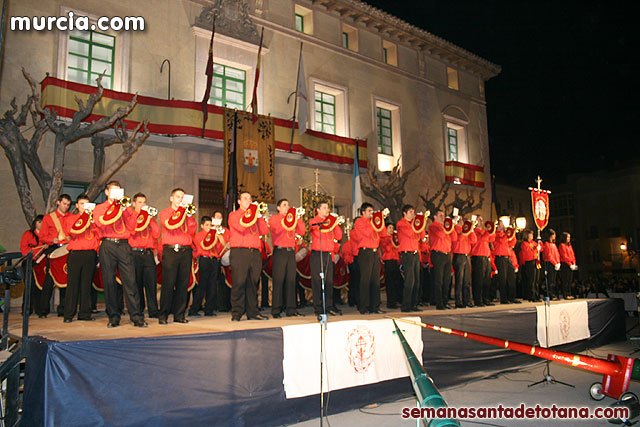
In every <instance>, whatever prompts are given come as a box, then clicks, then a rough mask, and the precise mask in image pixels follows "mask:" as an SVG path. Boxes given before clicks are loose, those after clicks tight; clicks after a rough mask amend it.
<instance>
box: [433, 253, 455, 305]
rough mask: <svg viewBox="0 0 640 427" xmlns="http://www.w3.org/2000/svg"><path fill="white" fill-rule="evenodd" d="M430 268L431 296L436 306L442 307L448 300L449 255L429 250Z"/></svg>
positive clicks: (449, 279) (449, 278)
mask: <svg viewBox="0 0 640 427" xmlns="http://www.w3.org/2000/svg"><path fill="white" fill-rule="evenodd" d="M431 263H432V264H433V268H432V269H431V275H432V278H433V279H432V281H433V297H434V299H435V303H436V308H444V306H445V305H447V303H448V302H449V294H448V291H449V283H450V281H451V255H449V254H445V253H443V252H438V251H431Z"/></svg>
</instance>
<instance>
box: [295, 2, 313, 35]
mask: <svg viewBox="0 0 640 427" xmlns="http://www.w3.org/2000/svg"><path fill="white" fill-rule="evenodd" d="M293 26H294V28H295V29H296V31H299V32H301V33H305V34H313V12H312V11H311V9H307V8H306V7H302V6H300V5H299V4H296V5H295V6H294V10H293Z"/></svg>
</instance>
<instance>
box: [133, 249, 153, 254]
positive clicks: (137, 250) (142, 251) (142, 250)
mask: <svg viewBox="0 0 640 427" xmlns="http://www.w3.org/2000/svg"><path fill="white" fill-rule="evenodd" d="M131 250H132V251H135V252H141V253H145V252H146V251H150V250H151V248H131Z"/></svg>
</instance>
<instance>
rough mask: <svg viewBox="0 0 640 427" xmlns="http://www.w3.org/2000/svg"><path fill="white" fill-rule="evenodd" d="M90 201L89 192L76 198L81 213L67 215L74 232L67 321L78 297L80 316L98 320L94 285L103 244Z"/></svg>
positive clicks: (67, 223)
mask: <svg viewBox="0 0 640 427" xmlns="http://www.w3.org/2000/svg"><path fill="white" fill-rule="evenodd" d="M85 203H89V198H88V197H87V195H86V194H81V195H79V196H78V199H77V200H76V209H78V213H77V214H75V215H68V216H67V217H66V218H65V223H64V231H65V233H66V234H67V235H69V236H71V241H70V242H69V246H68V249H69V258H68V259H67V271H68V281H67V291H66V292H65V301H64V323H71V321H72V319H73V317H74V316H75V315H76V310H77V308H78V299H79V300H80V301H79V302H80V311H78V312H77V313H78V320H95V319H94V318H93V317H91V285H92V283H93V274H94V273H95V271H96V258H97V251H98V247H99V246H100V241H99V235H98V229H97V228H96V227H95V225H94V224H93V220H92V218H91V212H90V211H88V210H86V209H85Z"/></svg>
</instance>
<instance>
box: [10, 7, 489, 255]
mask: <svg viewBox="0 0 640 427" xmlns="http://www.w3.org/2000/svg"><path fill="white" fill-rule="evenodd" d="M70 12H73V13H74V14H75V16H87V17H89V19H90V20H91V22H96V21H97V20H98V19H99V18H100V17H103V16H106V17H141V18H143V19H144V31H113V30H110V31H98V30H96V31H90V32H78V31H60V30H58V29H55V28H54V29H53V30H51V31H34V30H33V29H32V30H31V31H26V30H22V31H19V30H13V31H12V30H11V29H8V31H7V37H6V45H5V52H4V67H3V71H2V76H1V81H0V83H1V84H0V108H2V111H3V112H4V111H6V110H7V109H9V108H10V101H11V99H12V98H14V97H16V98H17V100H18V102H19V103H20V101H21V100H23V99H25V98H26V95H27V94H28V90H29V89H28V85H27V83H26V81H25V80H24V78H23V77H22V72H21V68H22V67H24V69H25V70H27V71H28V72H29V73H30V74H31V75H32V76H33V77H34V78H35V79H36V80H41V79H43V78H44V77H45V75H47V74H49V75H50V76H53V77H57V78H59V79H62V80H67V81H73V82H78V83H82V84H93V83H92V82H93V80H94V79H95V78H96V76H97V75H98V74H99V73H102V72H105V77H104V79H103V84H104V86H105V87H106V88H108V89H112V90H114V91H119V92H125V93H138V94H140V95H144V96H148V97H154V98H157V99H159V100H161V99H167V98H172V99H176V100H187V101H200V100H201V99H202V96H203V93H204V92H205V86H206V82H207V80H206V76H205V74H204V70H205V66H206V62H207V56H208V47H209V40H210V37H211V24H212V17H213V16H214V15H215V16H216V35H215V39H214V40H215V41H214V47H213V58H214V64H215V76H214V84H213V87H212V91H211V98H210V103H214V104H217V105H221V106H226V107H229V108H238V109H247V107H248V105H249V103H250V102H251V98H252V89H253V86H254V74H255V67H256V59H257V54H258V45H259V41H260V32H261V30H262V29H263V28H264V38H263V49H262V55H261V70H260V78H259V84H258V87H257V94H258V97H257V98H258V111H259V112H260V114H268V115H271V116H272V117H275V118H281V119H290V118H291V116H292V110H293V102H292V100H293V97H291V98H290V97H289V95H290V94H291V93H292V92H293V91H294V90H295V88H296V80H297V69H298V57H299V52H300V46H301V43H302V52H303V53H302V54H303V57H304V68H305V80H306V86H307V93H308V110H309V120H308V127H309V128H310V129H312V130H314V131H318V132H321V133H323V134H326V135H329V136H331V135H335V136H339V137H346V138H359V139H366V141H367V151H366V154H367V160H368V166H367V167H368V168H369V169H372V170H379V171H381V172H385V171H389V170H391V168H392V167H393V166H394V165H395V164H396V163H398V162H399V163H400V164H401V165H402V167H404V168H409V167H412V166H413V165H414V164H416V163H418V164H419V165H420V167H419V168H418V170H417V171H416V172H414V174H413V175H412V176H411V178H410V179H409V181H408V186H407V198H406V202H408V203H413V204H417V205H420V203H419V200H420V199H419V195H421V194H425V193H426V191H427V190H437V189H438V188H440V186H441V185H442V184H443V183H444V182H446V181H449V182H454V183H456V184H458V185H460V187H461V188H463V189H471V190H473V191H476V192H478V194H479V192H480V190H481V189H482V188H483V187H486V192H485V196H484V197H485V198H487V200H486V201H489V200H490V197H491V194H490V193H491V186H490V180H489V177H490V172H491V171H490V164H489V147H488V135H487V115H486V102H485V95H484V84H485V81H486V80H488V79H490V78H492V77H494V76H495V75H497V74H498V73H499V72H500V68H499V67H498V66H497V65H494V64H492V63H490V62H488V61H486V60H484V59H482V58H480V57H478V56H476V55H474V54H472V53H470V52H468V51H466V50H464V49H462V48H460V47H458V46H455V45H453V44H451V43H449V42H447V41H445V40H443V39H441V38H438V37H436V36H434V35H432V34H430V33H428V32H427V31H425V30H422V29H419V28H416V27H414V26H412V25H409V24H407V23H406V22H403V21H401V20H400V19H398V18H395V17H393V16H391V15H389V14H387V13H385V12H383V11H381V10H378V9H376V8H373V7H371V6H369V5H367V4H366V3H364V2H360V1H356V0H313V1H311V0H296V1H292V0H176V1H162V0H146V1H115V0H100V1H98V0H47V1H40V0H23V1H19V2H12V3H11V9H10V17H17V16H24V17H34V16H53V17H55V16H69V13H70ZM453 24H454V23H452V25H453ZM165 59H169V60H170V65H171V74H170V79H171V80H170V81H169V74H168V66H167V64H166V63H165V64H164V65H162V64H163V62H164V60H165ZM161 67H162V68H163V71H162V73H161V71H160V70H161ZM169 89H170V90H169ZM169 92H170V93H169ZM28 132H29V130H25V133H28ZM329 139H330V138H327V140H329ZM52 146H53V144H52V135H51V134H48V135H46V136H45V138H44V140H43V143H42V146H41V148H40V156H41V158H42V160H43V163H44V165H45V167H47V166H48V165H50V163H51V159H52ZM222 153H223V145H222V141H221V140H216V139H211V138H198V137H196V136H185V135H161V134H152V135H151V136H150V137H149V139H148V140H147V141H146V142H145V144H144V145H143V146H142V147H141V148H140V150H139V151H138V152H137V153H136V154H135V155H134V157H133V158H132V160H130V161H129V162H128V163H127V164H126V165H125V166H124V167H123V168H122V169H121V170H120V171H119V172H118V173H117V174H116V176H115V177H114V178H116V179H118V180H120V181H121V182H122V184H123V186H124V187H125V190H126V192H127V194H133V193H135V192H138V191H143V192H144V193H146V194H147V196H148V201H149V203H150V204H151V205H153V206H157V207H159V208H162V207H164V206H165V205H166V204H167V203H168V197H169V191H170V190H171V188H174V187H178V186H180V187H183V188H185V189H186V190H187V192H188V193H193V194H194V195H195V202H196V204H197V205H199V207H200V210H201V211H205V212H206V211H208V210H210V209H212V208H214V207H216V206H218V205H219V204H221V203H222V185H221V182H222V179H223V155H222ZM118 154H119V152H118V150H117V149H115V150H113V149H108V150H107V159H106V161H107V163H109V162H110V160H112V159H113V158H114V157H115V156H117V155H118ZM275 155H276V176H275V191H276V198H281V197H287V198H289V199H290V200H292V201H293V203H294V205H295V204H297V203H299V194H300V188H301V187H305V186H311V185H313V184H314V183H315V181H316V174H315V171H316V170H319V175H317V179H318V181H319V183H320V184H321V186H322V187H323V188H324V189H325V190H326V192H327V193H329V194H330V195H332V196H334V198H335V206H336V209H337V210H338V211H339V212H341V213H348V212H350V207H351V185H350V182H351V181H350V180H351V173H352V166H351V165H349V164H340V163H335V162H331V161H327V160H319V159H316V158H313V157H309V156H305V155H303V154H301V153H296V152H295V151H294V152H292V153H289V152H287V151H284V150H277V151H276V153H275ZM92 167H93V165H92V147H91V144H90V143H89V141H79V142H76V143H74V144H72V145H70V146H69V147H68V149H67V155H66V159H65V176H64V178H65V186H66V187H65V189H66V190H67V191H70V192H76V193H77V192H80V191H82V188H83V186H86V184H87V183H88V182H89V181H90V180H91V178H92V172H93V170H92ZM361 172H362V173H363V174H365V173H366V170H363V171H361ZM470 176H473V178H471V179H470V178H469V177H470ZM483 177H486V178H483ZM0 178H1V179H2V182H3V183H5V185H3V186H2V189H1V190H0V191H1V193H2V199H3V200H4V201H6V203H5V206H6V207H5V212H6V213H7V215H8V220H7V221H6V222H5V223H4V226H3V227H2V229H1V230H0V243H2V244H3V245H4V246H5V247H7V248H9V249H10V250H11V249H12V248H17V245H18V241H19V237H20V234H21V232H22V230H24V229H25V228H26V223H25V220H24V217H23V216H22V212H21V209H20V206H19V201H18V195H17V192H16V189H15V187H14V186H13V185H12V183H13V177H12V175H11V169H10V166H9V164H8V162H7V161H3V162H0ZM347 182H348V183H349V185H345V183H347ZM32 189H33V190H34V191H35V192H36V197H35V199H36V202H40V203H42V202H41V197H40V196H39V194H37V192H38V190H37V186H36V185H35V183H34V180H33V178H32ZM484 206H485V210H486V212H484V215H485V217H488V216H489V207H488V206H489V203H485V204H484ZM39 208H40V209H44V206H43V205H40V206H39Z"/></svg>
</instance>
